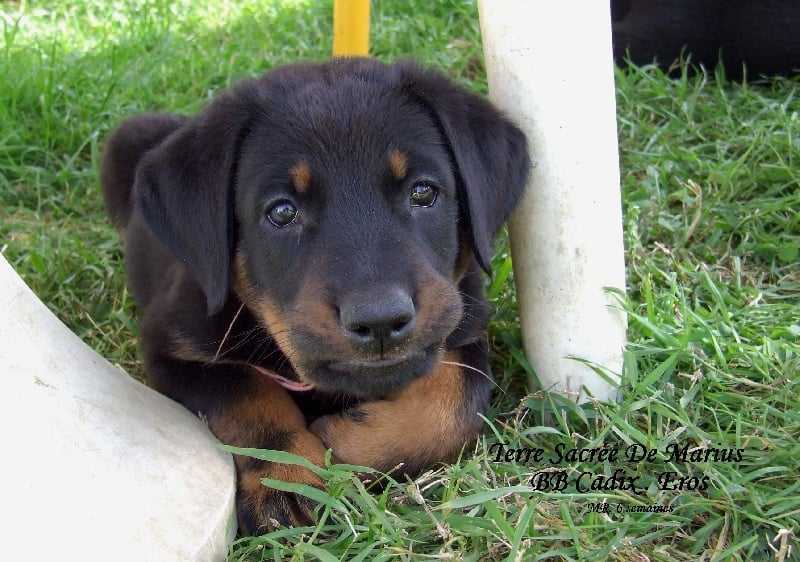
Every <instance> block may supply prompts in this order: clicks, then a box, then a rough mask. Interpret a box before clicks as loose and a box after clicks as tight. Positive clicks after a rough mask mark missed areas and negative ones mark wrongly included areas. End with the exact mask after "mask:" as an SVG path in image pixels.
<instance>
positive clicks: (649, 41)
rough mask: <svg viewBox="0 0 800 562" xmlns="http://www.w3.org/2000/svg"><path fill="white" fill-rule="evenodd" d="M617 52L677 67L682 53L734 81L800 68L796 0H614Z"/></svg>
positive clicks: (639, 62)
mask: <svg viewBox="0 0 800 562" xmlns="http://www.w3.org/2000/svg"><path fill="white" fill-rule="evenodd" d="M611 15H612V29H613V37H614V56H615V58H616V59H617V62H619V63H623V62H624V60H625V58H626V57H628V56H629V57H630V60H631V62H633V63H634V64H636V65H644V64H649V63H652V62H653V61H654V60H655V61H657V63H658V64H659V65H660V66H661V67H662V68H664V69H665V70H670V69H673V71H674V69H675V66H673V64H674V62H675V61H677V60H680V58H681V57H682V56H683V57H684V58H688V59H689V60H690V61H691V63H692V64H693V65H702V66H704V67H705V68H706V69H708V70H709V71H713V69H714V68H715V67H716V65H717V63H718V62H722V64H723V66H724V69H725V74H726V76H727V77H728V78H730V79H733V80H740V79H742V78H743V77H744V76H745V72H746V74H747V76H749V77H751V78H756V77H758V76H760V75H767V76H770V75H784V76H788V75H792V74H794V73H797V72H800V33H799V32H798V30H799V29H800V2H798V1H797V0H755V1H754V0H611ZM745 69H746V70H745Z"/></svg>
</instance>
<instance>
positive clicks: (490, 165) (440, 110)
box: [399, 63, 531, 273]
mask: <svg viewBox="0 0 800 562" xmlns="http://www.w3.org/2000/svg"><path fill="white" fill-rule="evenodd" d="M399 68H400V70H401V73H402V75H403V79H402V82H403V86H404V89H405V90H406V92H407V93H408V94H409V95H410V96H412V98H413V99H414V100H415V101H416V102H417V103H419V104H421V105H423V106H424V107H426V108H427V109H428V111H430V112H431V114H432V115H433V117H434V118H435V119H436V120H437V122H438V123H439V125H440V126H441V128H442V132H443V133H444V136H445V138H446V140H447V143H448V148H449V150H450V152H451V157H452V158H453V162H454V164H455V166H456V168H457V188H458V197H459V206H460V216H461V220H462V222H463V223H464V225H465V226H466V230H467V231H468V232H469V234H470V237H471V240H470V242H471V244H472V251H473V253H474V254H475V258H476V259H477V260H478V264H479V265H480V266H481V268H482V269H483V270H484V271H486V272H487V273H489V272H491V264H492V240H493V238H494V236H495V235H496V234H497V232H498V231H499V230H500V227H501V226H502V225H503V223H504V222H505V220H506V219H507V218H508V215H509V214H510V213H511V211H512V210H513V208H514V206H515V205H516V203H517V201H518V200H519V198H520V196H521V195H522V191H523V189H524V187H525V183H526V182H527V180H528V174H529V172H530V168H531V162H530V157H529V156H528V143H527V140H526V138H525V134H524V133H523V132H522V131H521V130H519V128H517V127H516V126H515V125H514V124H513V123H512V122H511V121H510V120H508V119H507V118H506V117H504V116H503V115H502V114H501V113H500V112H499V111H498V110H497V109H496V108H495V107H494V106H493V105H491V104H490V103H489V102H487V101H486V100H484V99H483V98H481V97H479V96H477V95H475V94H472V93H470V92H468V91H467V90H465V89H464V88H462V87H460V86H458V85H457V84H455V83H453V82H452V81H450V80H449V79H447V78H445V77H444V76H442V75H441V74H439V73H437V72H434V71H430V70H425V69H421V68H419V67H417V66H416V65H414V64H412V63H401V65H399Z"/></svg>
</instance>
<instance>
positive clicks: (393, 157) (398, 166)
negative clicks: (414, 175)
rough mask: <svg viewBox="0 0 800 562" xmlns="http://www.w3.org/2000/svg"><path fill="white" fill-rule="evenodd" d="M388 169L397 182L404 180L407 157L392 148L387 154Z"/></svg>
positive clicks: (406, 171) (406, 170) (406, 172)
mask: <svg viewBox="0 0 800 562" xmlns="http://www.w3.org/2000/svg"><path fill="white" fill-rule="evenodd" d="M389 169H390V170H391V171H392V175H393V176H394V179H396V180H397V181H401V180H404V179H406V175H408V156H406V154H405V153H404V152H403V151H401V150H398V149H397V148H393V149H392V150H391V152H389Z"/></svg>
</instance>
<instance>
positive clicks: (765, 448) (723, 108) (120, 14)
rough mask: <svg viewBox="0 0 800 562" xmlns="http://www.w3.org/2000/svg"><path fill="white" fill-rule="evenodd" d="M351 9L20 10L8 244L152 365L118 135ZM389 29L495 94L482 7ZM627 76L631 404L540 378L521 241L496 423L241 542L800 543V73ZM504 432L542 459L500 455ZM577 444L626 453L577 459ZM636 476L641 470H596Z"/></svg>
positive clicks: (420, 17) (2, 218)
mask: <svg viewBox="0 0 800 562" xmlns="http://www.w3.org/2000/svg"><path fill="white" fill-rule="evenodd" d="M331 13H332V6H331V2H330V1H323V2H316V1H293V2H277V1H270V0H259V1H255V0H239V1H237V2H227V1H224V0H209V1H208V2H189V1H188V0H177V1H176V0H171V1H166V0H148V1H145V2H130V1H123V0H105V1H103V0H51V1H45V0H42V1H29V2H14V1H8V2H3V3H2V4H0V16H1V17H2V27H3V29H2V37H0V76H2V80H0V201H2V207H1V208H0V250H1V251H2V253H3V255H4V256H5V258H6V259H7V260H8V261H9V262H11V264H12V265H13V266H14V267H15V268H16V270H17V271H18V272H19V273H20V274H21V275H22V276H23V277H24V279H25V280H26V282H27V283H28V284H29V285H30V286H31V287H32V288H33V290H34V291H35V292H36V293H37V294H38V295H39V296H40V298H41V299H42V300H43V301H44V302H45V303H46V304H47V305H48V306H49V307H50V308H51V309H52V310H53V311H54V312H55V313H56V314H57V315H58V316H59V317H60V318H61V319H62V320H64V321H65V322H66V323H67V324H68V325H69V326H70V328H72V329H73V330H74V331H75V332H76V333H77V334H78V335H79V336H80V337H81V338H83V339H84V340H85V341H86V342H87V343H88V344H89V345H91V346H92V347H93V348H94V349H96V350H98V351H99V352H100V353H101V354H103V355H104V356H106V357H107V358H109V359H110V360H111V361H112V362H114V363H116V364H119V365H120V366H121V367H123V368H124V369H126V370H127V371H128V372H130V373H131V374H132V375H134V376H138V375H140V374H141V367H140V362H139V355H138V349H137V344H136V335H135V334H136V327H135V310H134V307H133V305H132V303H131V302H130V300H129V297H128V294H127V292H126V290H125V287H124V283H123V274H122V254H121V251H120V244H119V241H118V238H117V236H116V233H115V232H114V230H113V229H112V228H111V226H110V224H109V223H108V221H107V220H106V218H105V216H104V213H103V211H102V205H101V201H100V197H99V194H98V186H97V162H98V157H99V153H100V150H101V147H102V141H103V138H104V137H105V135H106V134H107V133H108V132H109V131H110V130H111V128H112V127H113V126H114V125H115V123H117V122H118V121H120V120H121V119H122V118H123V117H125V116H128V115H131V114H133V113H136V112H140V111H147V110H152V109H166V110H173V111H183V112H193V111H196V110H198V109H199V108H200V107H202V106H203V105H204V104H205V103H206V102H207V101H208V100H209V99H210V98H211V97H212V96H214V94H215V93H217V92H218V91H220V90H221V89H223V88H225V87H227V86H229V85H230V84H231V83H233V82H235V81H236V80H237V79H238V78H242V77H246V76H252V75H257V74H259V73H261V72H263V71H265V70H267V69H269V68H271V67H273V66H275V65H278V64H282V63H288V62H294V61H298V60H317V59H323V58H325V57H327V56H328V55H329V52H330V46H331V27H332V26H331V17H330V16H331ZM372 26H373V27H372V37H373V41H372V54H373V55H374V56H376V57H378V58H381V59H386V60H390V59H394V58H397V57H408V56H412V57H415V58H417V59H419V60H422V61H424V62H426V63H429V64H431V65H433V66H436V67H439V68H442V69H444V70H446V71H447V72H448V73H450V74H451V75H452V76H453V77H454V78H455V79H456V80H458V81H459V82H461V83H463V84H465V85H467V86H468V87H469V88H471V89H473V90H474V91H476V92H479V93H485V92H486V82H485V72H484V68H483V62H482V56H481V50H480V33H479V28H478V19H477V9H476V6H475V4H474V2H469V1H462V0H442V1H439V2H423V1H422V0H412V1H410V2H400V1H397V0H375V1H374V2H373V14H372ZM617 91H618V94H617V102H618V125H619V141H620V156H621V167H622V190H623V205H624V227H625V244H626V263H627V283H628V291H627V296H626V298H625V300H624V303H623V306H624V307H625V309H626V311H627V313H628V319H629V324H630V329H629V339H630V345H629V347H628V349H627V353H626V367H625V372H624V373H623V382H624V386H623V396H622V400H621V402H620V403H619V404H615V405H604V404H588V405H585V406H581V407H578V406H575V405H573V404H570V403H565V402H564V401H562V400H560V399H558V397H556V396H551V395H548V394H546V393H542V392H537V389H536V388H531V389H528V388H527V387H526V379H527V375H528V369H526V366H525V365H526V364H525V361H524V358H523V355H522V350H521V338H520V333H519V326H518V320H517V313H516V299H515V295H514V288H513V283H512V274H511V273H510V268H509V267H508V266H509V264H510V258H509V257H508V255H507V250H506V243H505V240H500V241H499V243H498V247H497V251H496V254H495V260H494V261H495V279H494V281H493V283H492V284H491V286H490V295H491V300H492V302H493V304H494V306H495V310H496V315H495V319H494V322H493V324H492V327H491V334H490V335H491V339H492V342H493V346H492V358H493V364H492V366H493V370H494V374H495V377H496V379H497V384H498V392H497V393H496V395H495V397H494V400H493V403H492V407H491V410H490V411H489V412H488V413H487V416H486V424H485V431H484V433H483V437H482V439H481V441H480V442H479V443H477V444H475V445H474V446H471V447H469V449H468V450H466V451H465V454H464V457H463V459H462V460H461V461H460V462H458V463H456V464H454V465H447V466H440V467H434V468H433V469H432V470H431V471H430V472H428V473H426V474H424V475H422V476H421V477H420V478H418V479H417V480H416V481H413V482H397V483H394V484H392V485H391V486H389V487H388V488H387V490H385V491H384V492H383V493H369V492H368V491H366V490H365V488H364V486H363V485H362V484H361V483H360V482H359V481H358V480H357V479H356V478H354V477H353V475H352V474H351V473H350V472H348V471H347V470H344V469H342V468H340V467H336V466H334V467H330V468H328V469H325V471H326V476H327V478H328V479H329V481H330V486H329V491H328V494H325V495H323V496H322V497H320V498H319V500H320V502H321V505H322V508H323V509H324V511H325V513H326V514H328V515H330V517H329V518H328V520H327V523H326V525H320V526H319V527H317V528H305V529H301V530H296V529H292V530H281V531H278V532H276V533H274V534H272V535H268V536H265V537H260V538H249V537H244V538H240V539H238V540H237V542H236V543H235V544H234V545H233V546H232V548H231V552H230V557H229V559H230V560H261V559H268V560H290V559H296V560H301V559H304V558H315V559H320V560H339V559H346V560H388V559H401V560H402V559H412V558H413V559H451V558H452V559H460V560H461V559H463V560H536V559H563V560H620V561H623V560H624V561H629V560H634V561H635V560H642V561H644V560H665V561H666V560H700V559H704V560H778V561H781V560H790V559H798V553H799V552H800V542H798V537H800V479H798V473H800V376H799V375H800V256H799V255H798V248H800V218H798V217H799V215H798V210H799V209H800V80H797V79H795V80H774V81H768V82H763V83H753V82H750V83H746V84H732V83H727V82H726V81H725V80H724V78H723V77H722V76H716V77H715V76H713V75H712V76H705V75H702V74H700V75H696V76H686V75H685V76H683V77H682V78H679V79H676V80H668V79H666V78H665V77H664V76H663V75H662V74H661V73H660V72H659V71H657V70H655V69H644V70H635V69H628V70H624V71H623V70H620V71H618V72H617ZM498 443H501V444H502V445H503V447H505V448H517V449H520V448H525V449H529V450H530V458H527V459H526V458H525V455H521V456H520V458H519V459H518V460H517V458H516V457H515V458H514V459H512V460H508V461H507V460H506V459H505V457H504V455H499V456H500V457H501V458H499V460H498V450H499V445H497V444H498ZM575 447H577V448H601V447H603V448H604V449H603V450H605V451H607V455H609V454H610V453H608V452H610V451H617V452H618V454H619V456H618V458H616V459H614V458H605V459H598V458H597V457H595V458H591V459H588V458H583V459H572V458H571V457H565V458H561V455H565V454H566V452H567V451H568V450H569V449H572V448H575ZM537 450H538V451H539V453H540V457H541V459H544V460H540V461H536V460H534V458H535V452H536V451H537ZM648 451H654V452H653V453H652V454H651V455H649V456H647V458H640V457H644V456H645V453H646V452H648ZM7 453H8V454H12V455H13V451H7ZM599 453H600V452H599V451H598V452H597V454H598V455H599ZM626 454H635V456H634V457H626V456H625V455H626ZM548 460H553V461H560V462H557V463H555V464H553V463H549V462H547V461H548ZM526 461H527V462H526ZM545 467H551V468H554V469H557V470H556V471H554V472H547V473H541V472H539V471H540V469H542V468H545ZM615 471H619V472H617V474H618V476H619V478H621V479H623V480H622V481H624V482H629V483H630V482H635V488H634V489H630V487H626V486H622V485H620V486H612V487H613V488H614V489H611V490H605V489H594V490H593V489H591V488H592V483H593V482H595V481H597V482H605V483H606V484H608V483H611V484H614V483H615V482H619V481H620V480H615V479H613V475H614V474H615ZM543 474H546V475H547V477H545V476H543ZM581 475H584V477H583V478H582V477H581ZM598 477H601V478H600V479H599V480H596V479H597V478H598ZM562 479H563V480H562ZM562 482H568V483H569V484H568V485H566V484H565V485H562ZM55 485H58V484H57V483H56V484H55ZM63 485H68V484H63ZM576 485H577V487H576ZM620 488H622V489H620Z"/></svg>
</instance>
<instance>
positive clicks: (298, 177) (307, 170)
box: [289, 160, 311, 194]
mask: <svg viewBox="0 0 800 562" xmlns="http://www.w3.org/2000/svg"><path fill="white" fill-rule="evenodd" d="M289 175H290V176H291V178H292V183H293V184H294V188H295V189H296V190H297V192H298V193H303V194H305V193H308V189H309V187H310V186H311V167H310V166H309V165H308V162H306V161H305V160H299V161H298V162H296V163H295V164H294V166H292V167H291V168H289Z"/></svg>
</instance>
